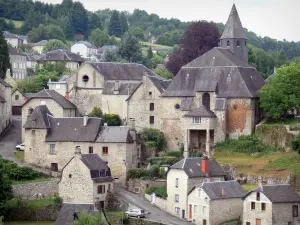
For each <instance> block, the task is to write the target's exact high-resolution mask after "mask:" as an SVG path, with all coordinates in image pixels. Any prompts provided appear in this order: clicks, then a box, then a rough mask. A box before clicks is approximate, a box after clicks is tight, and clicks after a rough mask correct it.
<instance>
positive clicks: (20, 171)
mask: <svg viewBox="0 0 300 225" xmlns="http://www.w3.org/2000/svg"><path fill="white" fill-rule="evenodd" d="M40 176H41V173H39V172H37V171H35V170H33V169H31V168H29V167H25V166H24V167H20V166H18V167H15V168H12V170H11V171H10V173H9V177H10V178H11V179H13V180H34V179H36V178H38V177H40Z"/></svg>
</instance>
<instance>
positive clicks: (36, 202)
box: [7, 198, 55, 209]
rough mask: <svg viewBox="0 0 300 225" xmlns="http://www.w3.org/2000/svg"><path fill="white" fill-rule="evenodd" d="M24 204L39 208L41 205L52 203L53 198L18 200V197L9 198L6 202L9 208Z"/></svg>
mask: <svg viewBox="0 0 300 225" xmlns="http://www.w3.org/2000/svg"><path fill="white" fill-rule="evenodd" d="M23 204H24V206H26V208H32V209H39V208H41V207H45V206H50V205H54V204H55V202H54V198H45V199H37V200H24V201H21V202H20V201H19V200H18V199H13V200H9V201H8V202H7V206H8V207H9V208H17V207H18V206H23Z"/></svg>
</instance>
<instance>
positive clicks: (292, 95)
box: [260, 64, 300, 118]
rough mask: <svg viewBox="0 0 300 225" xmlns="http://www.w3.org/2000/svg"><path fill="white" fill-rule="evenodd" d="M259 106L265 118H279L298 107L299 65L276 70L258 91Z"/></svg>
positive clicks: (299, 95)
mask: <svg viewBox="0 0 300 225" xmlns="http://www.w3.org/2000/svg"><path fill="white" fill-rule="evenodd" d="M260 105H261V107H262V109H263V110H264V113H265V114H266V115H267V116H270V117H273V118H280V117H281V116H285V115H287V112H288V110H292V109H295V108H299V107H300V64H292V65H289V66H284V67H281V68H280V69H278V71H277V73H276V75H275V76H274V78H270V79H269V83H268V84H267V85H265V86H264V87H263V88H262V89H261V90H260Z"/></svg>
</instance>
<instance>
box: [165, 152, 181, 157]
mask: <svg viewBox="0 0 300 225" xmlns="http://www.w3.org/2000/svg"><path fill="white" fill-rule="evenodd" d="M167 156H173V157H182V156H183V152H181V151H168V152H167Z"/></svg>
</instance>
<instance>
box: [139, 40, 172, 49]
mask: <svg viewBox="0 0 300 225" xmlns="http://www.w3.org/2000/svg"><path fill="white" fill-rule="evenodd" d="M140 44H141V45H146V46H147V47H149V46H151V47H152V48H161V49H171V48H172V47H170V46H166V45H158V44H152V43H149V42H144V41H140Z"/></svg>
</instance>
